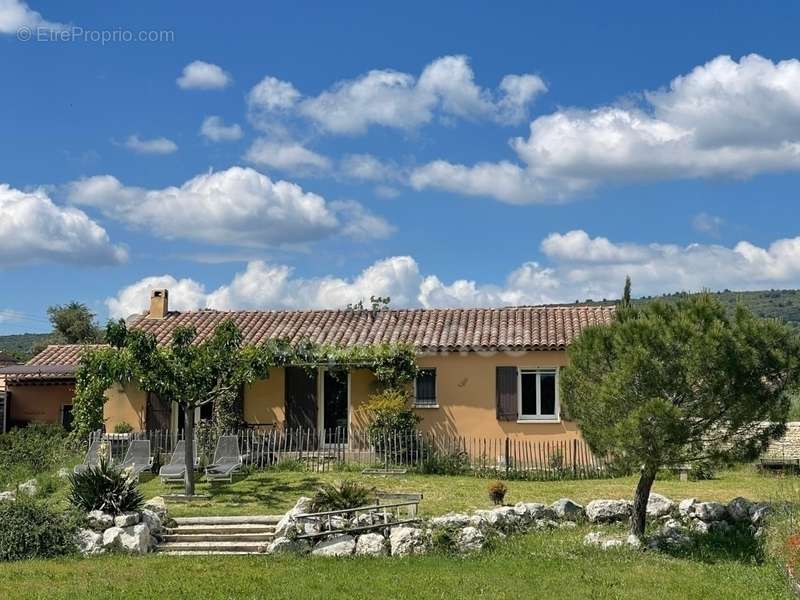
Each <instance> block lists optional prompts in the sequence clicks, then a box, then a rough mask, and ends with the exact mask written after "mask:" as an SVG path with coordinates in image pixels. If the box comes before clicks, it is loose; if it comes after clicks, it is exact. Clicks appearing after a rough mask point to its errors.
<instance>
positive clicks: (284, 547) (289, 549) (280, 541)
mask: <svg viewBox="0 0 800 600" xmlns="http://www.w3.org/2000/svg"><path fill="white" fill-rule="evenodd" d="M310 551H311V546H310V544H309V543H308V542H307V541H306V540H291V539H289V538H287V537H278V538H275V539H274V540H272V542H271V543H270V544H269V546H267V548H266V550H265V552H266V553H267V554H307V553H308V552H310Z"/></svg>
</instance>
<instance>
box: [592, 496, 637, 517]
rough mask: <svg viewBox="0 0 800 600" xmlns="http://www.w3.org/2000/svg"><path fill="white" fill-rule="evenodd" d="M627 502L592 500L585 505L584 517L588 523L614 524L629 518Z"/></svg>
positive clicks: (629, 504) (629, 512)
mask: <svg viewBox="0 0 800 600" xmlns="http://www.w3.org/2000/svg"><path fill="white" fill-rule="evenodd" d="M631 509H632V504H631V502H630V501H629V500H592V501H591V502H589V504H587V505H586V517H587V518H588V519H589V522H590V523H614V522H616V521H624V520H625V519H628V518H629V517H630V516H631Z"/></svg>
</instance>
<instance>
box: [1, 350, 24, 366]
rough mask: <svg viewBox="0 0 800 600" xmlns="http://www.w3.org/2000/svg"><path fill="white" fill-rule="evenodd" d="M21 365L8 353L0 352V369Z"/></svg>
mask: <svg viewBox="0 0 800 600" xmlns="http://www.w3.org/2000/svg"><path fill="white" fill-rule="evenodd" d="M16 364H19V361H18V360H17V359H16V358H14V357H13V356H12V355H11V354H9V353H8V352H0V367H8V366H9V365H16Z"/></svg>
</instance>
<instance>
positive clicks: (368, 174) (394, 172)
mask: <svg viewBox="0 0 800 600" xmlns="http://www.w3.org/2000/svg"><path fill="white" fill-rule="evenodd" d="M340 167H341V170H342V173H343V174H344V175H345V176H346V177H350V178H351V179H358V180H361V181H376V182H400V181H401V180H403V179H404V176H403V172H402V169H400V168H399V167H398V166H397V165H394V164H392V163H389V162H385V161H382V160H381V159H379V158H377V157H375V156H373V155H372V154H347V155H345V156H344V157H343V158H342V160H341V163H340Z"/></svg>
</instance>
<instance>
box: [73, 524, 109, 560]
mask: <svg viewBox="0 0 800 600" xmlns="http://www.w3.org/2000/svg"><path fill="white" fill-rule="evenodd" d="M78 547H79V548H80V551H81V554H83V555H84V556H88V555H90V554H100V553H102V552H103V551H104V549H103V534H102V533H97V532H96V531H92V530H91V529H79V530H78Z"/></svg>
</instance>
